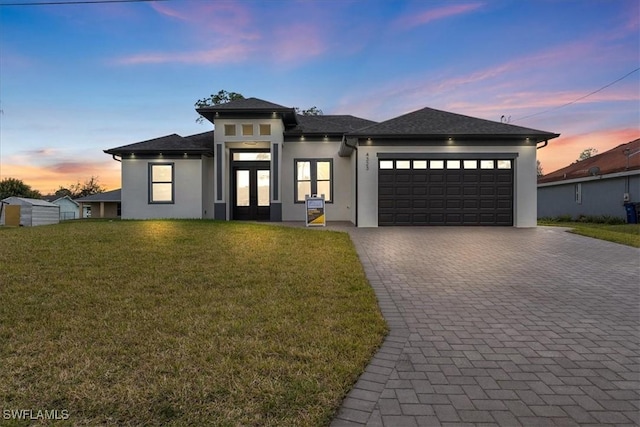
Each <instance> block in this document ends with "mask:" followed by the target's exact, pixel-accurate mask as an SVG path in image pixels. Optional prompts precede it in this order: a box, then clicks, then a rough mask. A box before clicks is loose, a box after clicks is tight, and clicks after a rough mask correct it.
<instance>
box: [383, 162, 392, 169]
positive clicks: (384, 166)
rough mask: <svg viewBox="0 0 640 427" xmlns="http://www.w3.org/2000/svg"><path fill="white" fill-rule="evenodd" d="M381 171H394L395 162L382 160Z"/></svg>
mask: <svg viewBox="0 0 640 427" xmlns="http://www.w3.org/2000/svg"><path fill="white" fill-rule="evenodd" d="M380 169H393V160H380Z"/></svg>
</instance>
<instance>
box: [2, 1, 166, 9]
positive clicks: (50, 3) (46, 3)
mask: <svg viewBox="0 0 640 427" xmlns="http://www.w3.org/2000/svg"><path fill="white" fill-rule="evenodd" d="M157 1H168V0H94V1H91V0H66V1H34V2H27V3H0V7H2V6H56V5H68V4H100V3H149V2H157Z"/></svg>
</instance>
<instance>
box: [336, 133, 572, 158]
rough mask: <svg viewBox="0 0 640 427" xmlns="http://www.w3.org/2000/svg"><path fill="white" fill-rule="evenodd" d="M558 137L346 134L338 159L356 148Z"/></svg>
mask: <svg viewBox="0 0 640 427" xmlns="http://www.w3.org/2000/svg"><path fill="white" fill-rule="evenodd" d="M559 136H560V134H556V133H546V134H504V135H501V134H494V135H486V134H480V135H479V134H455V133H452V134H404V135H401V134H395V135H391V134H366V133H356V132H352V133H349V134H348V135H347V136H346V137H345V138H343V140H342V144H341V146H340V156H343V157H348V156H350V155H351V153H352V152H353V150H354V149H355V148H356V147H357V146H400V145H402V146H434V147H435V146H459V145H465V146H487V145H497V146H536V145H537V144H538V143H540V142H543V141H549V140H550V139H553V138H557V137H559Z"/></svg>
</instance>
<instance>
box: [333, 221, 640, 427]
mask: <svg viewBox="0 0 640 427" xmlns="http://www.w3.org/2000/svg"><path fill="white" fill-rule="evenodd" d="M348 232H349V233H350V234H351V236H352V239H353V241H354V244H355V246H356V249H357V251H358V254H359V256H360V259H361V261H362V263H363V266H364V268H365V272H366V274H367V277H368V278H369V281H370V282H371V285H372V286H373V288H374V289H375V292H376V294H377V297H378V300H379V304H380V308H381V310H382V313H383V315H384V316H385V319H386V320H387V322H388V324H389V327H390V333H389V335H388V336H387V338H386V340H385V342H384V343H383V345H382V347H381V348H380V350H379V351H378V352H377V353H376V354H375V356H374V357H373V359H372V360H371V362H370V364H369V366H368V367H367V369H366V371H365V372H364V374H363V375H362V376H361V377H360V379H359V380H358V382H357V383H356V384H355V386H354V388H353V389H352V390H351V392H350V393H349V394H348V396H347V397H346V398H345V400H344V402H343V404H342V406H341V408H340V410H339V412H338V413H337V415H336V417H335V418H334V420H333V422H332V426H333V427H341V426H352V425H353V426H355V425H367V426H386V427H390V426H392V427H401V426H440V425H442V426H453V425H469V426H474V425H476V426H480V425H482V426H485V425H486V426H489V425H499V426H509V427H511V426H555V425H558V426H575V425H580V426H589V425H620V426H625V425H628V426H636V425H640V416H639V409H640V403H639V402H640V393H639V390H640V377H639V375H640V371H639V367H640V354H639V346H640V250H638V249H636V248H631V247H627V246H623V245H618V244H614V243H609V242H604V241H599V240H595V239H590V238H586V237H582V236H577V235H573V234H570V233H567V232H565V231H563V230H562V229H555V228H547V227H539V228H537V229H515V228H481V227H471V228H462V227H451V228H449V227H424V228H418V227H410V228H401V227H389V228H378V229H356V228H350V229H348Z"/></svg>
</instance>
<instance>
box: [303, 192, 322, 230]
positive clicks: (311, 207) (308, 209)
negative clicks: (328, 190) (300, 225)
mask: <svg viewBox="0 0 640 427" xmlns="http://www.w3.org/2000/svg"><path fill="white" fill-rule="evenodd" d="M304 206H305V216H306V224H307V227H315V226H320V227H324V226H326V225H327V220H326V216H325V212H324V194H322V195H320V196H318V195H316V194H313V195H311V196H309V195H308V194H307V195H305V196H304Z"/></svg>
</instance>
